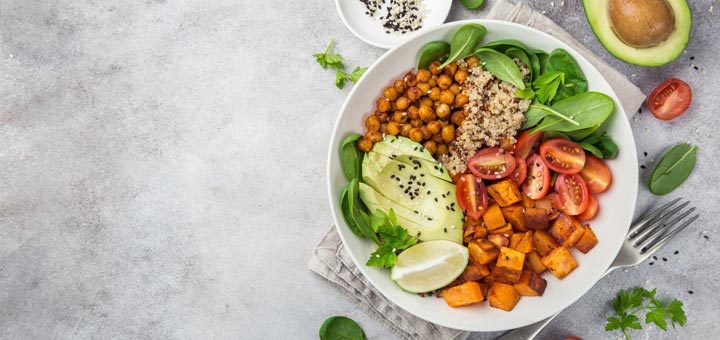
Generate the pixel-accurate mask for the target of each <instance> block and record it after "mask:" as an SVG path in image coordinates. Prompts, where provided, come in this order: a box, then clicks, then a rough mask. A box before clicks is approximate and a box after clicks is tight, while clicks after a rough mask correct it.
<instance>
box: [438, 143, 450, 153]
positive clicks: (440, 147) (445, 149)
mask: <svg viewBox="0 0 720 340" xmlns="http://www.w3.org/2000/svg"><path fill="white" fill-rule="evenodd" d="M447 154H448V147H447V145H445V144H438V146H437V155H438V156H442V155H447Z"/></svg>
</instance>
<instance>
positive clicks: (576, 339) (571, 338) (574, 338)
mask: <svg viewBox="0 0 720 340" xmlns="http://www.w3.org/2000/svg"><path fill="white" fill-rule="evenodd" d="M563 340H583V339H582V338H581V337H577V336H566V337H564V338H563Z"/></svg>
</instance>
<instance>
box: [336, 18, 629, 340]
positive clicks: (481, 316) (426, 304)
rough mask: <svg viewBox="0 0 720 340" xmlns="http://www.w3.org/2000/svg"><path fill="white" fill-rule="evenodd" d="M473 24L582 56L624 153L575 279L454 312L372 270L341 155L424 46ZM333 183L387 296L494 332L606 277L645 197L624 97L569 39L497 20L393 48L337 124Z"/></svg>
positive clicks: (555, 306)
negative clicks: (350, 207)
mask: <svg viewBox="0 0 720 340" xmlns="http://www.w3.org/2000/svg"><path fill="white" fill-rule="evenodd" d="M361 14H363V15H364V13H361ZM466 24H480V25H483V26H484V27H485V28H487V34H486V36H485V37H484V41H485V42H491V41H495V40H500V39H517V40H520V41H522V42H524V43H525V44H527V45H529V47H530V48H533V49H541V50H544V51H551V50H554V49H557V48H562V49H564V50H565V51H567V53H569V54H570V55H571V56H572V57H574V58H575V59H576V61H577V64H578V66H579V67H580V68H581V69H582V72H584V75H585V77H586V78H587V85H588V90H589V91H594V92H600V93H603V94H605V95H606V96H607V97H608V98H610V99H611V100H612V101H613V102H614V104H615V105H614V112H613V113H612V115H610V116H609V118H607V121H606V124H607V133H608V134H609V135H611V136H612V138H613V139H614V141H615V143H616V144H617V147H618V149H619V153H618V154H617V157H615V158H613V159H606V160H604V161H605V164H606V165H607V167H608V168H609V170H610V171H611V172H612V174H613V177H612V185H611V186H609V187H608V188H607V190H605V191H604V192H602V194H600V195H597V203H598V205H599V207H600V209H599V210H598V212H597V215H595V217H594V218H593V219H592V221H591V224H592V230H593V231H594V234H595V235H596V238H597V241H598V242H597V243H596V244H595V246H594V248H593V249H592V251H590V252H588V253H587V254H582V253H580V252H579V251H578V249H575V248H572V247H568V248H569V249H570V252H571V253H572V254H573V256H575V258H576V259H577V267H576V268H575V269H574V270H573V271H572V274H571V275H568V276H566V277H564V278H562V279H559V278H557V277H555V276H553V275H544V276H543V278H544V279H546V280H547V288H546V289H545V290H544V294H540V295H542V296H539V297H537V296H536V297H523V298H521V299H519V302H517V304H516V305H515V306H514V308H510V309H511V310H509V311H506V310H501V309H498V308H491V307H490V306H488V304H487V303H483V304H479V303H478V304H473V305H469V306H465V307H459V308H453V307H450V306H448V304H447V303H446V302H445V301H443V299H440V298H435V297H434V296H426V297H422V296H421V295H418V294H415V293H411V292H409V291H408V290H403V289H402V288H400V286H399V285H398V283H396V282H397V280H395V281H393V279H392V278H391V275H389V271H388V270H387V269H383V268H379V267H373V266H367V265H366V262H368V258H369V256H370V254H371V253H373V252H374V251H375V250H376V248H377V245H376V244H375V243H373V242H372V241H371V240H369V239H367V238H361V237H358V236H357V235H356V234H354V233H353V231H351V229H350V228H351V227H350V226H349V225H348V224H347V223H346V220H345V219H344V217H343V216H344V212H343V207H341V203H340V201H341V196H342V195H343V190H344V189H343V188H345V187H346V185H347V183H348V179H347V178H346V176H345V175H344V173H343V166H342V164H341V162H342V160H341V157H340V155H339V152H338V150H339V147H340V146H341V144H342V142H343V139H344V138H345V137H346V136H347V135H348V134H350V133H363V131H364V130H365V126H364V124H365V122H366V118H367V117H368V114H372V113H373V111H374V110H376V107H375V105H376V102H377V100H378V99H379V98H381V97H380V96H378V93H381V92H382V90H383V89H384V88H387V87H388V85H390V84H392V81H393V79H398V78H401V77H402V76H403V75H404V74H406V73H407V72H408V71H411V70H414V69H415V68H416V66H417V63H418V51H419V50H420V49H421V47H422V46H423V45H425V44H426V43H428V42H430V41H434V40H445V41H449V40H450V38H451V37H452V36H453V33H454V32H455V31H457V30H458V28H460V27H461V26H463V25H466ZM327 179H328V196H329V200H330V210H331V212H332V215H333V221H334V222H335V225H336V228H337V231H338V233H339V234H340V237H341V239H342V241H343V244H344V246H345V248H346V250H347V251H348V253H349V254H350V256H351V257H352V258H353V261H354V262H355V264H356V265H357V267H358V269H359V270H360V271H361V272H362V273H363V275H364V276H365V277H366V278H367V279H368V281H370V283H371V284H372V285H373V286H374V287H375V288H376V289H377V290H378V291H379V292H380V293H382V294H383V295H384V296H385V297H387V298H388V299H389V300H390V301H392V302H393V303H395V304H396V305H398V306H399V307H401V308H403V309H404V310H406V311H408V312H409V313H412V314H414V315H416V316H418V317H420V318H422V319H424V320H427V321H429V322H432V323H435V324H438V325H442V326H446V327H450V328H454V329H461V330H467V331H480V332H491V331H502V330H508V329H514V328H518V327H523V326H526V325H528V324H531V323H534V322H537V321H540V320H543V319H545V318H547V317H549V316H551V315H553V314H555V313H558V312H560V311H561V310H563V309H564V308H566V307H567V306H569V305H570V304H572V303H573V302H575V301H576V300H578V299H579V298H580V297H581V296H582V295H583V294H585V293H586V292H587V291H588V290H589V289H590V288H592V287H593V285H594V284H595V283H596V282H597V281H598V280H600V278H602V276H603V273H604V272H605V271H606V270H607V268H608V267H609V266H610V264H611V263H612V261H613V260H614V258H615V256H616V255H617V253H618V251H619V250H620V247H621V245H622V242H623V240H624V237H625V235H626V234H627V230H628V228H629V226H630V223H631V220H632V216H633V213H634V209H635V201H636V197H637V192H638V163H637V155H636V148H635V141H634V137H633V133H632V130H631V128H630V124H629V122H628V120H627V118H626V115H625V112H624V111H623V108H622V106H621V105H620V103H619V100H618V98H617V95H616V94H615V93H614V92H613V90H612V88H611V87H610V85H609V84H608V82H607V81H606V80H605V78H603V76H602V74H600V72H599V71H598V70H597V69H595V68H594V67H593V66H592V64H590V62H589V61H588V60H587V59H585V58H584V57H583V56H582V55H580V54H579V53H578V52H577V51H575V50H574V49H573V48H572V47H570V46H568V45H566V44H565V43H563V42H562V41H560V40H558V39H556V38H554V37H552V36H550V35H548V34H546V33H543V32H541V31H538V30H535V29H533V28H530V27H527V26H523V25H519V24H514V23H508V22H503V21H496V20H467V21H459V22H453V23H448V24H443V25H441V26H438V27H435V28H427V29H424V30H423V32H419V33H416V34H414V35H413V37H411V38H409V40H407V41H406V42H404V43H402V44H401V45H399V46H397V47H395V48H393V49H391V50H389V51H388V52H387V53H385V55H383V56H382V57H380V58H379V59H378V60H377V61H376V62H375V63H374V64H373V65H372V66H371V67H370V68H369V69H368V70H367V72H366V73H365V75H364V76H363V77H362V78H361V79H360V81H359V82H358V83H357V84H356V85H355V87H354V88H353V89H352V91H351V92H350V94H349V96H348V98H347V99H346V101H345V103H344V105H343V106H342V108H341V110H340V114H339V115H338V118H337V121H336V122H335V125H334V128H333V133H332V137H331V141H330V145H329V150H328V165H327ZM445 232H446V233H447V231H445ZM433 242H436V241H433ZM441 242H445V241H441ZM427 243H429V242H424V243H418V244H427ZM450 248H452V247H450ZM410 249H411V248H410ZM453 249H454V248H453ZM402 254H404V253H400V255H402ZM466 260H467V258H466ZM545 274H547V272H546V273H545ZM553 274H554V273H553ZM510 287H512V286H510Z"/></svg>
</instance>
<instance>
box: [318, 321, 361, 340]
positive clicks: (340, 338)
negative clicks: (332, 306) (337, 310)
mask: <svg viewBox="0 0 720 340" xmlns="http://www.w3.org/2000/svg"><path fill="white" fill-rule="evenodd" d="M365 339H366V338H365V333H364V332H363V330H362V328H360V325H358V324H357V322H355V321H353V320H352V319H350V318H347V317H344V316H333V317H330V318H328V319H327V320H325V322H323V324H322V326H320V340H365Z"/></svg>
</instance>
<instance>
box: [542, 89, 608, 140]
mask: <svg viewBox="0 0 720 340" xmlns="http://www.w3.org/2000/svg"><path fill="white" fill-rule="evenodd" d="M551 108H552V110H553V111H554V113H560V114H562V115H563V116H565V117H566V118H568V119H563V118H560V117H559V116H558V115H546V116H545V118H543V120H542V122H540V124H538V125H537V127H535V131H560V132H570V131H577V130H581V129H586V128H589V127H592V126H596V125H599V124H602V123H603V122H604V121H605V120H606V119H607V118H608V117H610V114H612V112H613V110H614V109H615V102H614V101H613V100H612V98H610V97H608V96H607V95H605V94H602V93H599V92H585V93H581V94H577V95H574V96H572V97H569V98H566V99H563V100H561V101H558V102H556V103H555V104H553V105H552V106H551ZM572 121H575V122H577V124H573V123H572Z"/></svg>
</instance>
